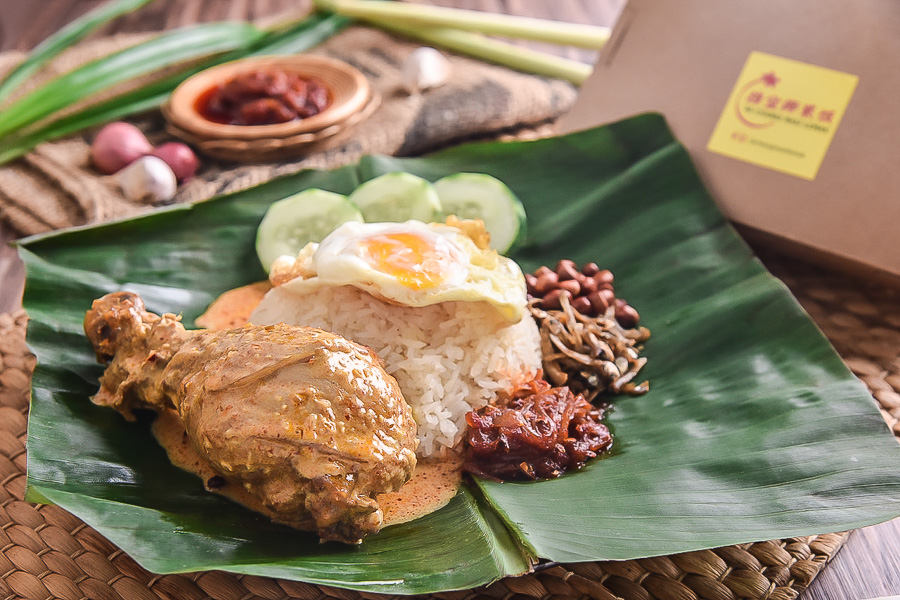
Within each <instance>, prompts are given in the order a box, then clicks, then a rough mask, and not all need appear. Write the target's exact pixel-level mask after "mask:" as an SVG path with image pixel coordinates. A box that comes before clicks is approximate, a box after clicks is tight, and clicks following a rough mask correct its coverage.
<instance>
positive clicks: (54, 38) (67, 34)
mask: <svg viewBox="0 0 900 600" xmlns="http://www.w3.org/2000/svg"><path fill="white" fill-rule="evenodd" d="M152 1H153V0H116V1H115V2H107V3H105V4H101V5H100V6H98V7H97V8H95V9H93V10H91V11H89V12H87V13H85V14H84V15H82V16H81V17H79V18H77V19H75V20H74V21H72V22H71V23H69V24H68V25H66V26H65V27H63V28H62V29H60V30H59V31H57V32H56V33H54V34H53V35H51V36H50V37H48V38H47V39H46V40H44V41H43V42H41V43H40V44H38V45H37V46H36V47H35V48H34V49H33V50H32V51H31V52H30V53H29V54H28V57H27V58H26V59H25V60H24V61H23V62H22V63H21V64H20V65H19V66H17V67H16V68H15V69H13V70H12V71H10V72H9V74H7V76H6V77H5V78H3V80H2V81H0V101H3V100H4V99H5V98H7V97H9V95H10V94H12V92H13V91H15V89H16V88H17V87H19V85H21V84H22V82H23V81H25V80H26V79H28V78H29V77H31V75H33V74H34V73H35V72H36V71H38V70H39V69H40V68H41V67H43V66H44V65H45V64H46V63H47V62H49V61H50V59H52V58H53V57H55V56H56V55H58V54H59V53H60V52H62V51H63V50H65V49H66V48H68V47H69V46H71V45H72V44H74V43H75V42H77V41H79V40H81V39H82V38H84V37H85V36H87V35H88V34H89V33H91V32H92V31H94V30H95V29H97V28H98V27H100V26H101V25H104V24H106V23H108V22H109V21H112V20H113V19H115V18H116V17H120V16H122V15H124V14H127V13H130V12H133V11H135V10H137V9H138V8H140V7H142V6H144V5H145V4H147V3H148V2H152Z"/></svg>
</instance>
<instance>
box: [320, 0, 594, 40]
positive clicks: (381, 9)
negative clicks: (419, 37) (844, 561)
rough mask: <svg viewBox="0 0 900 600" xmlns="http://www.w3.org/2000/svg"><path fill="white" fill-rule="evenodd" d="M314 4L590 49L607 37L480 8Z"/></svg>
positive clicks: (359, 0)
mask: <svg viewBox="0 0 900 600" xmlns="http://www.w3.org/2000/svg"><path fill="white" fill-rule="evenodd" d="M315 4H316V6H318V7H319V8H321V9H323V10H330V11H332V12H336V13H338V14H341V15H346V16H348V17H355V18H357V19H362V20H373V19H374V20H378V21H379V22H386V21H387V22H390V23H392V24H397V25H400V26H405V27H406V26H409V27H417V26H423V25H424V26H430V27H447V28H452V29H461V30H464V31H474V32H479V33H486V34H490V35H499V36H505V37H512V38H520V39H527V40H535V41H541V42H549V43H551V44H558V45H562V46H578V47H581V48H590V49H591V50H599V49H601V48H602V47H603V46H604V44H606V42H607V41H609V36H610V29H609V28H608V27H600V26H597V25H586V24H582V23H565V22H562V21H551V20H547V19H538V18H534V17H523V16H517V15H504V14H497V13H491V12H487V11H480V10H467V9H460V8H448V7H443V6H433V5H424V4H408V3H404V2H383V1H381V0H315Z"/></svg>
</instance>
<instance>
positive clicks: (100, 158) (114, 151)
mask: <svg viewBox="0 0 900 600" xmlns="http://www.w3.org/2000/svg"><path fill="white" fill-rule="evenodd" d="M152 151H153V145H152V144H151V143H150V142H149V140H147V137H146V136H145V135H144V134H143V132H141V130H140V129H138V128H137V127H135V126H134V125H132V124H131V123H125V122H123V121H116V122H114V123H110V124H109V125H106V126H105V127H103V129H101V130H100V131H99V133H97V136H96V137H95V138H94V143H93V144H92V145H91V161H92V162H93V163H94V166H95V167H96V168H97V170H98V171H100V172H101V173H104V174H106V175H110V174H112V173H116V172H118V171H120V170H121V169H123V168H125V167H127V166H128V165H130V164H131V163H133V162H134V161H135V160H137V159H138V158H140V157H141V156H145V155H147V154H150V153H151V152H152Z"/></svg>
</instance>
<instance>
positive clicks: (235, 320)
mask: <svg viewBox="0 0 900 600" xmlns="http://www.w3.org/2000/svg"><path fill="white" fill-rule="evenodd" d="M270 287H271V286H270V285H269V283H268V282H259V283H254V284H250V285H247V286H243V287H239V288H236V289H233V290H230V291H228V292H225V293H224V294H222V295H221V296H220V297H219V298H217V299H216V300H215V301H214V302H213V303H212V304H211V305H210V306H209V308H208V309H207V311H206V312H205V313H204V314H203V315H201V316H200V317H198V318H197V321H196V322H197V325H199V326H201V327H205V328H207V329H229V328H233V327H241V326H242V325H245V324H246V323H247V322H248V320H249V319H250V314H251V313H252V312H253V309H254V308H256V306H257V305H258V304H259V302H260V301H261V300H262V297H263V296H264V295H265V293H266V292H267V291H268V290H269V289H270ZM153 434H154V435H155V436H156V439H157V440H158V441H159V443H160V445H161V446H162V447H163V448H165V450H166V452H167V453H168V455H169V460H171V461H172V464H174V465H175V466H177V467H179V468H181V469H184V470H185V471H188V472H190V473H193V474H195V475H197V476H198V477H200V478H201V479H202V480H203V481H204V482H209V480H210V479H211V478H213V477H215V476H216V475H217V473H216V472H215V471H214V470H213V469H212V468H211V467H210V466H209V464H208V463H207V462H206V461H205V460H204V459H203V458H202V457H201V456H200V455H199V454H197V452H196V451H195V450H194V448H193V447H192V446H191V444H190V441H189V440H188V437H187V434H186V433H185V431H184V426H183V425H182V423H181V418H180V417H179V416H178V413H177V412H176V411H174V410H166V411H163V412H161V413H160V414H159V416H158V417H157V418H156V420H155V421H154V423H153ZM461 466H462V459H461V457H459V456H457V455H449V456H447V457H442V458H439V459H428V460H422V459H420V460H419V462H418V464H417V465H416V470H415V472H414V473H413V476H412V479H410V480H409V481H408V482H407V483H406V484H405V485H404V486H403V487H402V488H400V490H399V491H396V492H391V493H388V494H381V495H379V496H378V497H377V500H378V504H379V505H380V506H381V508H382V510H383V511H384V524H385V526H387V525H396V524H398V523H405V522H407V521H412V520H413V519H417V518H419V517H423V516H425V515H427V514H429V513H432V512H434V511H436V510H438V509H440V508H442V507H443V506H445V505H446V504H447V503H448V502H450V500H451V499H452V498H453V496H454V495H456V491H457V490H458V489H459V485H460V482H461V479H462V475H461V471H460V468H461ZM207 489H209V491H212V492H215V493H218V494H222V495H223V496H226V497H228V498H230V499H231V500H233V501H235V502H238V503H239V504H243V505H244V506H246V507H247V508H249V509H251V510H255V511H257V512H264V511H262V504H261V503H260V501H259V500H257V499H256V498H254V497H253V496H251V495H250V494H248V493H247V492H246V491H245V490H244V489H243V487H241V486H239V485H235V484H233V483H226V484H225V485H223V486H221V487H217V488H215V489H213V488H211V487H209V486H207Z"/></svg>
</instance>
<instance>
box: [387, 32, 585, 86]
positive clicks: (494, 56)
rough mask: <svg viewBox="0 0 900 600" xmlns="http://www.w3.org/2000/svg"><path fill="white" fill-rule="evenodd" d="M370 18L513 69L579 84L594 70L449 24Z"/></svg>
mask: <svg viewBox="0 0 900 600" xmlns="http://www.w3.org/2000/svg"><path fill="white" fill-rule="evenodd" d="M369 22H370V23H371V24H373V25H375V26H376V27H379V28H381V29H385V30H387V31H392V32H394V33H399V34H401V35H405V36H407V37H411V38H414V39H417V40H419V41H422V42H425V43H427V44H431V45H434V46H440V47H442V48H445V49H447V50H452V51H454V52H458V53H460V54H466V55H468V56H472V57H474V58H478V59H480V60H485V61H488V62H493V63H496V64H499V65H503V66H505V67H509V68H511V69H516V70H519V71H527V72H529V73H536V74H538V75H544V76H547V77H554V78H557V79H563V80H565V81H568V82H570V83H574V84H576V85H580V84H581V83H583V82H584V80H585V79H587V78H588V76H590V74H591V71H592V70H593V67H592V66H591V65H587V64H585V63H581V62H578V61H575V60H570V59H567V58H562V57H560V56H555V55H552V54H547V53H546V52H539V51H537V50H531V49H530V48H523V47H521V46H515V45H513V44H509V43H507V42H501V41H500V40H495V39H491V38H489V37H486V36H484V35H481V34H479V33H470V32H468V31H460V30H458V29H450V28H446V27H425V26H414V25H406V24H403V25H401V24H398V23H394V22H391V21H386V20H385V21H383V20H381V19H377V20H370V21H369Z"/></svg>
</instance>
